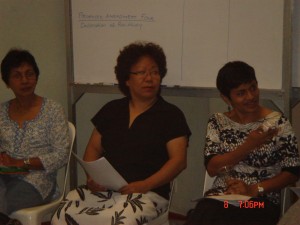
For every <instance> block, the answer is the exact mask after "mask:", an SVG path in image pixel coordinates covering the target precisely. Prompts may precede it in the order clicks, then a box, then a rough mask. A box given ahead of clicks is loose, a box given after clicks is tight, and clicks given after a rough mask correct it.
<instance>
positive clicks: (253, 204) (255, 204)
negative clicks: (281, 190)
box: [224, 200, 265, 209]
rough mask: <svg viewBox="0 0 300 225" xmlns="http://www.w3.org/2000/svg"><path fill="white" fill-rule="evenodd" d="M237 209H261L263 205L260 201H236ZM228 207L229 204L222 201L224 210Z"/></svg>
mask: <svg viewBox="0 0 300 225" xmlns="http://www.w3.org/2000/svg"><path fill="white" fill-rule="evenodd" d="M237 202H238V203H239V207H240V208H241V209H263V208H265V203H264V202H260V201H253V200H249V201H248V200H246V201H243V200H238V201H237ZM228 207H229V202H228V201H224V209H227V208H228Z"/></svg>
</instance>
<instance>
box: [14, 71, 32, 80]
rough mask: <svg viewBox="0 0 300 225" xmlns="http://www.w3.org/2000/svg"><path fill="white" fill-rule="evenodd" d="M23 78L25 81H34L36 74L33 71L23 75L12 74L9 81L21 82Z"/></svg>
mask: <svg viewBox="0 0 300 225" xmlns="http://www.w3.org/2000/svg"><path fill="white" fill-rule="evenodd" d="M23 77H25V78H26V79H27V80H34V79H36V74H35V72H34V71H28V72H26V73H24V74H22V73H13V74H11V75H10V78H11V79H14V80H22V78H23Z"/></svg>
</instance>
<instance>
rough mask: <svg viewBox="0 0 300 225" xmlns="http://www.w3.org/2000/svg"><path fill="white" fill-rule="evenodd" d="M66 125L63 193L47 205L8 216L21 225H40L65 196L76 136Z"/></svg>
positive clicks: (21, 210)
mask: <svg viewBox="0 0 300 225" xmlns="http://www.w3.org/2000/svg"><path fill="white" fill-rule="evenodd" d="M68 123H69V135H70V152H69V159H68V163H67V165H66V166H65V178H64V186H63V191H62V193H61V195H60V196H59V197H58V198H56V199H55V200H53V201H52V202H50V203H48V204H45V205H40V206H35V207H31V208H25V209H20V210H18V211H15V212H13V213H12V214H11V215H10V217H11V218H14V219H17V220H19V221H20V222H21V223H22V225H41V223H42V222H43V218H44V217H45V216H47V215H49V214H53V213H54V212H55V210H56V209H57V207H58V206H59V204H60V202H61V201H62V200H63V198H64V196H65V192H66V187H67V181H68V179H67V178H68V173H69V164H70V159H71V152H72V148H73V143H74V139H75V134H76V130H75V127H74V125H73V124H72V123H71V122H68Z"/></svg>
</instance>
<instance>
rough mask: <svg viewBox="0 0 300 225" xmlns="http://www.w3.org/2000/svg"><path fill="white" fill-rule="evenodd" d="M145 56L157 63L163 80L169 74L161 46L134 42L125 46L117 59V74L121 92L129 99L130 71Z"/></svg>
mask: <svg viewBox="0 0 300 225" xmlns="http://www.w3.org/2000/svg"><path fill="white" fill-rule="evenodd" d="M143 56H149V57H150V58H152V59H153V60H154V61H155V62H156V64H157V66H158V69H159V74H160V77H161V80H162V79H163V78H164V77H165V75H166V73H167V62H166V55H165V53H164V51H163V49H162V48H161V47H160V46H159V45H157V44H154V43H151V42H134V43H132V44H129V45H127V46H125V47H124V48H123V49H122V50H121V51H120V54H119V56H118V58H117V65H116V66H115V74H116V78H117V80H118V83H119V89H120V91H121V92H122V93H123V94H124V95H125V96H127V97H130V91H129V88H128V86H127V85H126V81H127V80H128V79H129V75H130V69H131V67H132V66H133V65H134V64H136V63H137V62H138V60H139V59H140V58H141V57H143Z"/></svg>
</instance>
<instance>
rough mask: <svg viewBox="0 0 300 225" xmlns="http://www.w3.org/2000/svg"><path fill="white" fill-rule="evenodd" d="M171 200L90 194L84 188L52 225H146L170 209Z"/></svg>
mask: <svg viewBox="0 0 300 225" xmlns="http://www.w3.org/2000/svg"><path fill="white" fill-rule="evenodd" d="M167 206H168V201H167V200H166V199H164V198H163V197H161V196H159V195H157V194H156V193H153V192H149V193H146V194H140V193H134V194H129V195H121V194H120V193H118V192H112V191H108V192H99V193H91V192H90V191H89V190H87V189H85V188H82V187H81V188H77V189H76V190H74V191H71V192H70V193H69V194H68V195H67V197H66V201H64V202H63V203H62V204H61V205H60V207H59V209H58V210H57V212H56V213H55V215H54V217H53V219H52V224H53V225H55V224H60V225H61V224H68V223H67V222H66V221H75V222H76V224H82V225H83V224H93V225H97V224H99V225H106V224H109V225H110V224H115V223H116V224H131V225H134V224H144V223H146V222H147V221H151V220H153V219H154V218H156V217H158V215H160V214H161V213H163V212H165V211H166V210H167Z"/></svg>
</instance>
